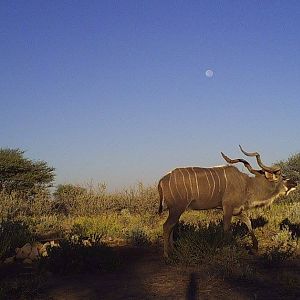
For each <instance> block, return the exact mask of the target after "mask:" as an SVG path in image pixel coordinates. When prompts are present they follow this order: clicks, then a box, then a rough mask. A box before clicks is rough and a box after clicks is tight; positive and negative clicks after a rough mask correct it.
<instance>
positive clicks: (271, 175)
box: [265, 171, 280, 181]
mask: <svg viewBox="0 0 300 300" xmlns="http://www.w3.org/2000/svg"><path fill="white" fill-rule="evenodd" d="M265 177H266V178H267V179H268V180H269V181H278V180H279V179H280V174H277V173H270V172H267V171H265Z"/></svg>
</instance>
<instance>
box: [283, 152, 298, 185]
mask: <svg viewBox="0 0 300 300" xmlns="http://www.w3.org/2000/svg"><path fill="white" fill-rule="evenodd" d="M277 165H279V166H280V167H281V168H282V170H283V173H284V174H285V175H287V177H289V178H290V179H293V180H295V181H298V182H299V181H300V153H296V154H293V155H291V156H290V157H289V158H288V159H287V160H286V161H280V162H278V163H277Z"/></svg>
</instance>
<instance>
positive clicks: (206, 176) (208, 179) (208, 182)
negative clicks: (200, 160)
mask: <svg viewBox="0 0 300 300" xmlns="http://www.w3.org/2000/svg"><path fill="white" fill-rule="evenodd" d="M202 170H203V171H204V174H205V176H206V179H207V182H208V186H209V194H210V189H211V187H210V182H209V179H208V176H207V174H206V169H202Z"/></svg>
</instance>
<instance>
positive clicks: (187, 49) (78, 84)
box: [0, 0, 300, 189]
mask: <svg viewBox="0 0 300 300" xmlns="http://www.w3.org/2000/svg"><path fill="white" fill-rule="evenodd" d="M208 69H211V70H213V72H214V75H213V76H212V77H207V76H206V75H205V72H206V70H208ZM299 116H300V1H275V0H274V1H212V0H209V1H141V0H139V1H133V0H129V1H112V0H111V1H28V0H27V1H5V0H2V1H1V2H0V137H1V140H0V143H1V144H0V146H1V147H10V148H15V147H19V148H21V149H24V150H27V152H26V155H27V156H28V157H30V158H32V159H42V160H45V161H47V162H48V163H49V164H50V165H51V166H54V167H55V168H56V173H57V181H56V183H67V182H70V183H83V182H87V181H90V180H91V179H92V180H93V181H94V182H106V183H107V184H108V187H109V188H113V189H114V188H122V187H125V186H129V185H134V184H135V183H136V182H137V181H139V180H141V181H143V182H145V183H146V184H151V183H154V182H155V181H157V180H158V179H159V178H160V177H161V176H162V175H163V174H164V173H165V172H167V171H169V170H170V169H172V168H174V167H177V166H191V165H192V166H211V165H219V164H223V160H222V158H221V156H220V151H224V152H225V153H226V154H227V155H228V156H230V157H233V158H234V157H237V156H239V157H240V156H241V154H240V153H239V149H238V144H242V145H243V146H244V148H245V149H246V150H248V151H260V152H261V155H262V158H263V161H264V162H265V163H272V162H274V161H277V160H280V159H286V158H288V156H289V155H290V154H292V153H295V152H299V151H300V139H299V136H300V122H299ZM251 161H252V160H251ZM252 162H253V161H252ZM253 163H254V162H253Z"/></svg>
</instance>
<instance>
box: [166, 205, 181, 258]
mask: <svg viewBox="0 0 300 300" xmlns="http://www.w3.org/2000/svg"><path fill="white" fill-rule="evenodd" d="M181 214H182V211H181V210H180V211H177V210H174V209H169V216H168V218H167V220H166V222H165V223H164V225H163V231H164V256H165V257H169V253H170V251H172V250H173V248H174V244H173V229H174V227H175V225H176V224H177V222H178V220H179V218H180V216H181Z"/></svg>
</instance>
